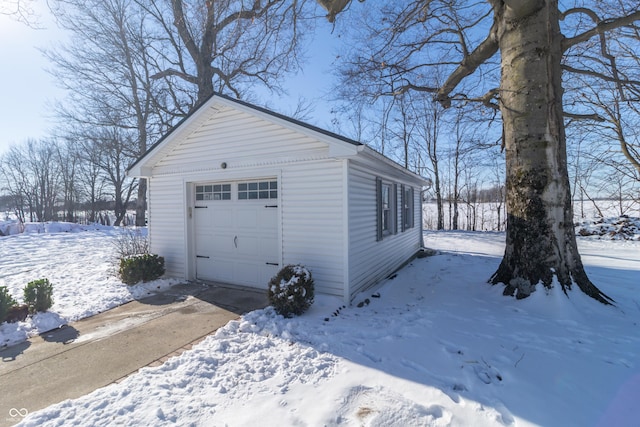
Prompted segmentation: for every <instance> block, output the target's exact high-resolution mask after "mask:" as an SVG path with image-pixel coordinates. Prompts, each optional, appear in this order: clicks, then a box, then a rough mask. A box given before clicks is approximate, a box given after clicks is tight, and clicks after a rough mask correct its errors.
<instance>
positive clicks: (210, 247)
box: [194, 178, 280, 289]
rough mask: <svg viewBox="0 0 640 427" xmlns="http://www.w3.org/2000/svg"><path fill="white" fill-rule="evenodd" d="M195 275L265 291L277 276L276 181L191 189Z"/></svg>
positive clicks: (256, 181) (200, 277)
mask: <svg viewBox="0 0 640 427" xmlns="http://www.w3.org/2000/svg"><path fill="white" fill-rule="evenodd" d="M194 212H195V213H194V218H195V227H194V231H195V243H196V245H195V246H196V248H195V250H196V252H195V253H196V275H197V277H198V278H199V279H204V280H214V281H219V282H224V283H231V284H238V285H244V286H251V287H257V288H262V289H266V288H267V283H268V282H269V279H271V277H273V276H274V275H275V274H276V273H277V272H278V270H279V265H278V262H279V260H280V256H279V253H278V252H279V245H278V182H277V180H276V179H275V178H272V179H264V180H245V181H235V182H219V183H218V182H216V183H211V184H209V183H203V184H197V185H195V210H194Z"/></svg>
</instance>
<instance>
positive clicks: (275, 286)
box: [267, 264, 313, 317]
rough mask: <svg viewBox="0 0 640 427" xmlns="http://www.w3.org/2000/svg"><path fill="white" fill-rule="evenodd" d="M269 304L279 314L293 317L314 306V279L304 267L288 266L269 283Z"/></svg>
mask: <svg viewBox="0 0 640 427" xmlns="http://www.w3.org/2000/svg"><path fill="white" fill-rule="evenodd" d="M267 296H268V297H269V303H270V304H271V305H272V306H273V308H274V309H275V310H276V312H277V313H279V314H281V315H283V316H284V317H293V316H294V315H296V316H297V315H300V314H302V313H304V312H305V311H307V309H308V308H309V307H311V304H313V278H312V277H311V272H310V271H309V270H307V269H306V268H305V267H304V266H302V265H299V264H298V265H286V266H284V267H283V268H282V270H280V271H279V272H278V274H277V275H275V276H274V277H273V278H272V279H271V281H270V282H269V289H268V294H267Z"/></svg>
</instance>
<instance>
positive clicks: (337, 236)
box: [280, 160, 346, 297]
mask: <svg viewBox="0 0 640 427" xmlns="http://www.w3.org/2000/svg"><path fill="white" fill-rule="evenodd" d="M343 188H344V186H343V182H342V162H341V161H335V160H326V161H319V162H306V163H301V164H296V165H290V166H289V167H287V168H286V169H283V171H282V188H281V190H280V191H281V200H282V223H283V227H282V246H283V252H284V253H283V262H284V264H296V263H302V264H304V265H305V266H307V267H308V268H309V270H311V273H312V274H313V278H314V281H315V283H316V289H317V290H318V292H321V293H325V294H330V295H337V296H341V297H342V296H343V292H344V290H343V289H344V277H343V271H344V268H346V265H345V258H346V254H345V253H344V252H343V245H342V243H341V242H342V240H343V238H344V237H345V236H343V233H342V229H343V221H344V220H345V219H344V218H343V216H344V215H343V212H342V199H343V196H342V194H343V191H346V189H344V190H343Z"/></svg>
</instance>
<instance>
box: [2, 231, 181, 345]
mask: <svg viewBox="0 0 640 427" xmlns="http://www.w3.org/2000/svg"><path fill="white" fill-rule="evenodd" d="M15 225H16V224H15V223H2V222H0V230H2V229H4V231H3V233H4V234H9V233H10V232H12V231H16V230H12V229H11V228H15ZM23 231H24V232H23V233H21V234H12V235H8V236H4V237H0V286H6V287H7V288H8V289H9V292H10V293H11V295H12V296H13V297H14V299H16V300H18V302H20V303H21V302H22V293H23V291H22V290H23V288H24V286H25V285H26V284H27V283H29V282H30V281H32V280H37V279H43V278H47V279H49V281H50V282H51V283H52V284H53V302H54V304H53V307H51V310H50V311H49V312H48V313H40V314H37V315H35V316H34V317H33V318H29V319H27V321H26V322H20V323H12V324H7V323H4V324H2V325H0V347H2V346H6V345H13V344H16V343H18V342H21V341H24V340H25V339H27V338H28V337H29V336H33V335H36V334H38V333H41V332H45V331H48V330H51V329H54V328H57V327H59V326H61V325H64V324H66V323H68V322H70V321H74V320H79V319H82V318H85V317H89V316H92V315H94V314H96V313H101V312H103V311H106V310H108V309H110V308H113V307H117V306H118V305H121V304H124V303H126V302H128V301H131V300H133V299H134V298H140V297H143V296H146V295H148V294H150V293H151V292H153V291H157V290H161V289H166V288H167V287H170V286H171V285H174V284H176V283H178V282H177V281H176V280H164V279H163V280H157V281H154V282H149V283H145V284H139V285H135V286H127V285H125V284H124V283H122V282H121V281H120V279H119V278H118V277H117V275H116V267H115V260H116V258H117V257H116V254H117V251H116V245H115V243H116V240H117V239H118V238H119V236H120V235H121V233H122V231H120V230H119V229H117V228H114V227H105V226H100V225H93V226H81V225H78V224H70V223H50V224H26V229H25V230H23ZM140 231H141V232H142V233H146V229H141V230H140Z"/></svg>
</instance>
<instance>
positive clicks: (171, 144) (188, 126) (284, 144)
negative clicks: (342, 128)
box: [129, 94, 429, 302]
mask: <svg viewBox="0 0 640 427" xmlns="http://www.w3.org/2000/svg"><path fill="white" fill-rule="evenodd" d="M129 175H130V176H134V177H145V178H147V179H148V208H149V239H150V245H151V252H153V253H156V254H159V255H161V256H163V257H164V258H165V266H166V270H167V273H166V274H167V275H168V276H173V277H180V278H185V279H189V280H208V281H216V282H223V283H227V284H235V285H242V286H250V287H255V288H260V289H264V290H265V291H266V289H267V283H268V281H269V279H270V278H271V277H272V276H274V275H275V274H276V273H277V272H278V270H279V269H280V268H282V267H283V266H284V265H287V264H298V263H300V264H304V265H305V266H306V267H308V268H309V269H310V270H311V272H312V274H313V277H314V280H315V284H316V292H319V293H325V294H331V295H337V296H340V297H342V298H343V299H344V300H345V301H346V302H350V301H351V300H352V299H353V298H354V297H355V295H356V294H357V293H358V292H360V291H362V290H364V289H366V288H368V287H371V286H373V285H375V284H376V283H378V282H379V281H381V280H382V279H384V278H385V277H387V276H388V275H389V274H391V273H392V272H394V271H395V270H396V269H397V268H399V267H400V266H401V265H402V264H403V263H404V262H406V261H407V260H408V259H410V258H411V257H412V256H413V255H414V254H415V253H416V252H417V251H418V250H419V249H420V247H421V246H422V230H421V223H422V220H421V209H420V200H421V196H420V192H421V189H422V187H423V186H425V185H428V184H429V181H428V180H425V179H424V178H422V177H420V176H418V175H416V174H414V173H412V172H410V171H408V170H407V169H405V168H403V167H401V166H400V165H398V164H397V163H395V162H393V161H391V160H389V159H388V158H386V157H384V156H382V155H381V154H379V153H378V152H376V151H375V150H373V149H371V148H369V147H368V146H366V145H364V144H361V143H358V142H355V141H351V140H349V139H347V138H343V137H341V136H339V135H336V134H333V133H331V132H328V131H325V130H322V129H319V128H316V127H313V126H310V125H307V124H304V123H301V122H299V121H296V120H294V119H291V118H288V117H285V116H282V115H280V114H277V113H274V112H271V111H268V110H265V109H263V108H260V107H256V106H253V105H250V104H247V103H245V102H241V101H237V100H233V99H231V98H228V97H226V96H223V95H217V94H216V95H213V96H212V97H211V98H209V99H208V100H207V101H206V102H205V103H203V104H202V105H201V106H200V107H199V108H197V109H196V110H195V111H194V112H193V113H192V114H190V115H189V116H188V117H187V118H185V119H184V120H183V121H182V122H181V123H179V124H178V125H177V126H176V127H175V128H173V129H172V130H171V131H170V132H169V133H168V134H167V135H165V137H163V138H162V139H161V140H160V141H158V143H156V144H155V145H154V146H153V147H151V149H150V150H149V151H148V152H147V153H146V154H145V155H144V156H143V157H142V158H140V159H139V160H138V161H137V162H136V163H135V164H134V165H133V166H131V168H130V169H129Z"/></svg>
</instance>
